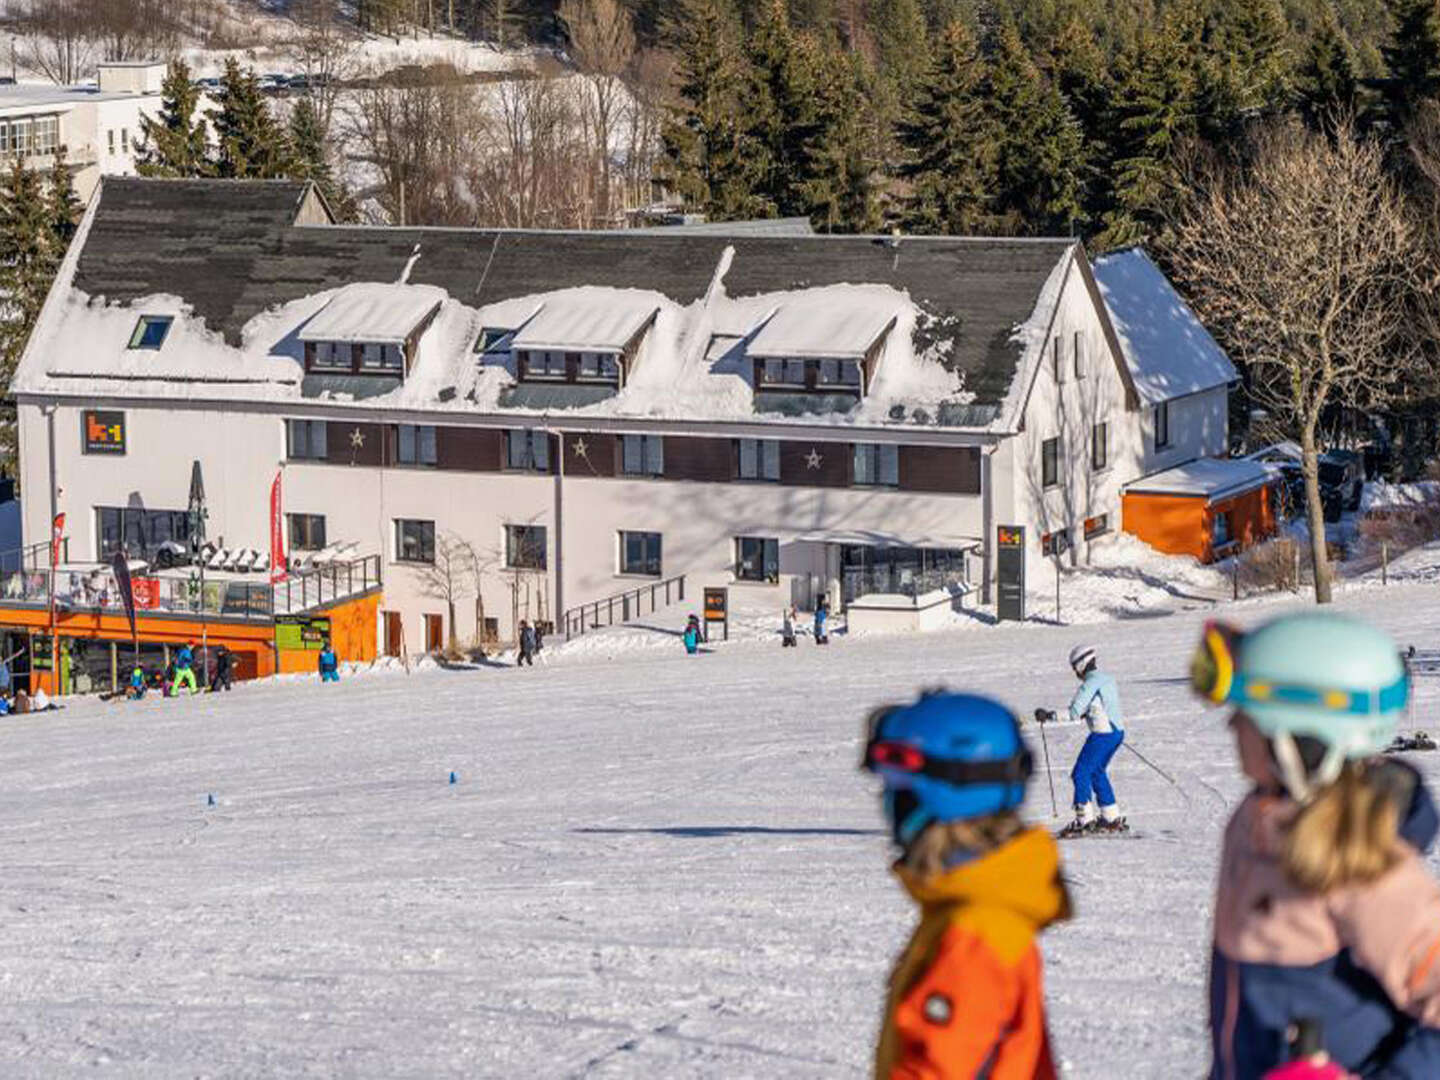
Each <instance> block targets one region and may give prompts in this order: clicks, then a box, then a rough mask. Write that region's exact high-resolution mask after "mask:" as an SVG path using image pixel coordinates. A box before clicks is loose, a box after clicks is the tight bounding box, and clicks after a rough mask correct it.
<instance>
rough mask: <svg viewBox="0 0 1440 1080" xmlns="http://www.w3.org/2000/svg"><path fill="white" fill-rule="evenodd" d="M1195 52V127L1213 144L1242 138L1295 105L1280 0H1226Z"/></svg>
mask: <svg viewBox="0 0 1440 1080" xmlns="http://www.w3.org/2000/svg"><path fill="white" fill-rule="evenodd" d="M1196 30H1197V31H1198V37H1199V40H1198V41H1197V42H1196V45H1197V48H1196V49H1195V123H1196V128H1197V129H1198V130H1199V132H1200V134H1202V135H1203V136H1205V137H1206V138H1207V139H1210V140H1211V141H1212V142H1223V141H1225V140H1227V139H1232V138H1235V137H1238V136H1239V135H1240V134H1241V133H1242V130H1243V128H1244V125H1245V124H1246V123H1247V122H1248V121H1250V120H1253V119H1255V118H1258V117H1263V116H1269V115H1274V114H1275V113H1277V112H1279V111H1281V110H1282V109H1284V108H1285V107H1286V106H1287V105H1288V103H1289V96H1290V72H1289V57H1288V55H1287V53H1286V49H1285V39H1286V36H1287V34H1288V28H1287V26H1286V24H1285V13H1284V11H1283V9H1282V8H1281V7H1280V0H1220V2H1219V3H1217V4H1215V6H1214V7H1213V8H1212V10H1211V12H1210V15H1209V18H1208V19H1207V20H1205V22H1204V23H1203V26H1197V27H1196Z"/></svg>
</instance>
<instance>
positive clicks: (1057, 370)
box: [1050, 334, 1065, 386]
mask: <svg viewBox="0 0 1440 1080" xmlns="http://www.w3.org/2000/svg"><path fill="white" fill-rule="evenodd" d="M1064 340H1065V337H1064V335H1063V334H1056V335H1054V336H1053V337H1052V338H1051V339H1050V367H1051V370H1052V372H1053V373H1054V375H1055V385H1056V386H1063V385H1064V384H1065V356H1064V353H1062V352H1061V350H1060V343H1061V342H1063V341H1064Z"/></svg>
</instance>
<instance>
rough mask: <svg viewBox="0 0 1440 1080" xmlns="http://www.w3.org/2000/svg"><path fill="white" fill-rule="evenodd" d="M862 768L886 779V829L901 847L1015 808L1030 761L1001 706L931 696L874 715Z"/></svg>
mask: <svg viewBox="0 0 1440 1080" xmlns="http://www.w3.org/2000/svg"><path fill="white" fill-rule="evenodd" d="M861 767H862V768H864V769H868V770H869V771H870V772H873V773H875V774H876V775H877V776H879V777H880V779H881V780H883V781H884V783H885V796H884V797H885V814H886V817H887V818H889V820H890V830H891V833H892V835H893V836H894V838H895V842H896V843H897V844H899V845H900V846H902V847H905V846H908V845H909V844H910V843H911V842H912V841H913V840H914V839H915V838H916V837H917V836H919V835H920V834H921V833H922V832H924V831H925V829H926V828H927V827H928V826H930V825H932V824H935V823H941V824H944V823H948V822H952V821H967V820H969V819H971V818H978V817H984V816H986V815H987V814H995V813H999V812H1000V811H1002V810H1013V809H1014V808H1015V807H1017V806H1019V805H1020V804H1021V803H1022V802H1023V801H1024V799H1025V782H1026V781H1027V780H1028V779H1029V778H1030V773H1031V770H1032V763H1031V759H1030V751H1029V750H1028V749H1026V747H1025V743H1024V740H1022V739H1021V738H1020V725H1019V723H1018V722H1017V721H1016V719H1015V714H1014V713H1012V712H1011V711H1010V710H1009V709H1007V708H1006V707H1005V706H1004V705H1001V704H1000V703H999V702H998V701H994V700H992V699H990V698H987V697H980V696H979V695H976V694H954V693H949V692H937V693H929V694H925V695H923V696H922V697H921V698H920V700H919V701H917V702H915V703H914V704H913V705H902V706H896V707H892V708H888V709H881V710H879V711H878V712H876V713H875V714H874V715H872V716H871V718H870V730H869V738H868V739H867V741H866V745H865V760H864V762H863V763H862V765H861Z"/></svg>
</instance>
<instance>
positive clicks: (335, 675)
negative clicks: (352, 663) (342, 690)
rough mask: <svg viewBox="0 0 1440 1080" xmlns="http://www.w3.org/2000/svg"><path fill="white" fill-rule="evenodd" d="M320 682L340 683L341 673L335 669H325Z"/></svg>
mask: <svg viewBox="0 0 1440 1080" xmlns="http://www.w3.org/2000/svg"><path fill="white" fill-rule="evenodd" d="M320 681H321V682H339V681H340V672H338V671H336V670H335V669H334V668H325V669H322V670H321V672H320Z"/></svg>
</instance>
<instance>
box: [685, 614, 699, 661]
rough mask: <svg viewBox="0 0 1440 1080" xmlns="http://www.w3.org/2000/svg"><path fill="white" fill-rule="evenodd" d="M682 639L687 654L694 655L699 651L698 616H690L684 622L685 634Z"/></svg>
mask: <svg viewBox="0 0 1440 1080" xmlns="http://www.w3.org/2000/svg"><path fill="white" fill-rule="evenodd" d="M682 640H684V642H685V651H686V653H688V654H689V655H691V656H694V655H695V654H696V653H697V652H699V651H700V619H699V617H698V616H695V615H691V616H690V620H689V621H688V622H687V623H686V624H685V634H684V637H683V639H682Z"/></svg>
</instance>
